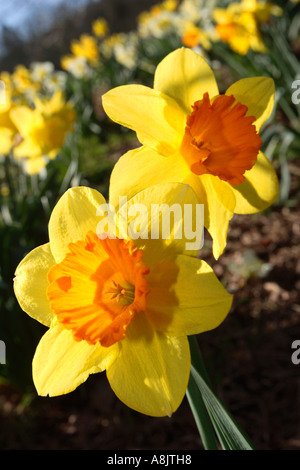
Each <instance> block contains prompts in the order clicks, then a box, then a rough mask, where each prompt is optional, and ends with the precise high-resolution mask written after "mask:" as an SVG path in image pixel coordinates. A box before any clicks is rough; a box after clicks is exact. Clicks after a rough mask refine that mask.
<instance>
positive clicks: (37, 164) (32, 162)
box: [24, 157, 46, 175]
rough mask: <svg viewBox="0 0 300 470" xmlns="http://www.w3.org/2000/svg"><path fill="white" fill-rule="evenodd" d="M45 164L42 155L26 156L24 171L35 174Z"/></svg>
mask: <svg viewBox="0 0 300 470" xmlns="http://www.w3.org/2000/svg"><path fill="white" fill-rule="evenodd" d="M45 166H46V160H45V158H44V157H36V158H27V159H25V162H24V167H25V171H26V173H28V174H29V175H36V174H37V173H40V172H41V171H42V170H43V169H44V168H45Z"/></svg>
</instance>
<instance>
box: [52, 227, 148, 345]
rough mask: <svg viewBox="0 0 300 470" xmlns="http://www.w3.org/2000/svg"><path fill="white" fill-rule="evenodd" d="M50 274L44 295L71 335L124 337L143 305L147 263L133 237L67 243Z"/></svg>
mask: <svg viewBox="0 0 300 470" xmlns="http://www.w3.org/2000/svg"><path fill="white" fill-rule="evenodd" d="M68 248H69V253H67V254H66V256H65V258H64V259H63V261H62V262H61V263H58V264H56V265H54V266H53V267H52V268H51V269H50V270H49V273H48V281H49V286H48V289H47V296H48V299H49V302H50V306H51V309H52V310H53V312H54V313H55V315H56V317H57V320H58V321H59V322H60V323H61V324H63V326H64V327H65V328H67V329H70V330H72V332H73V336H74V339H75V340H78V341H81V340H86V341H87V342H88V343H89V344H96V343H98V342H100V343H101V345H102V346H111V345H112V344H114V343H116V342H117V341H120V340H122V339H123V338H124V337H125V335H126V328H127V327H128V325H129V324H130V323H131V321H132V320H133V318H134V316H135V315H136V314H137V313H139V312H142V311H145V308H146V297H147V295H148V292H149V291H148V283H147V280H146V277H145V276H146V275H147V274H149V268H148V267H147V266H146V265H145V264H144V263H143V261H142V258H143V251H142V250H139V249H137V248H136V247H135V245H134V244H133V243H132V241H125V240H120V239H119V238H98V236H97V235H96V234H95V233H93V232H88V234H87V235H86V238H85V240H80V241H77V242H76V243H70V244H69V246H68Z"/></svg>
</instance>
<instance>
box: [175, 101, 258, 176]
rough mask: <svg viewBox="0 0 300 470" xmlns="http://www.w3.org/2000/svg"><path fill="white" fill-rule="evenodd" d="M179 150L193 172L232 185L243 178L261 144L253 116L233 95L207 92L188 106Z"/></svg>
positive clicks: (253, 161)
mask: <svg viewBox="0 0 300 470" xmlns="http://www.w3.org/2000/svg"><path fill="white" fill-rule="evenodd" d="M192 109H193V110H192V113H191V115H190V116H188V118H187V123H186V128H185V134H184V137H183V140H182V144H181V148H180V153H181V154H182V156H183V157H184V159H185V160H186V162H187V164H188V165H189V167H190V169H191V171H192V172H193V173H195V174H196V175H203V174H211V175H214V176H218V177H219V178H220V179H221V180H224V181H228V183H230V184H232V185H237V184H240V183H242V182H243V181H244V179H245V177H244V173H245V171H246V170H250V169H251V168H252V167H253V165H254V164H255V162H256V159H257V155H258V152H259V149H260V146H261V144H262V140H261V138H260V135H259V134H258V133H257V131H256V128H255V125H254V124H253V122H254V121H255V117H252V116H246V113H247V111H248V108H247V106H245V105H243V104H241V103H239V102H237V101H236V100H235V98H234V96H232V95H231V96H227V95H219V96H217V97H216V98H215V99H214V100H213V101H212V102H211V101H210V98H209V94H208V93H204V95H203V99H202V100H199V101H196V102H195V103H194V104H193V106H192Z"/></svg>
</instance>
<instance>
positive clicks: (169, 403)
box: [107, 314, 190, 416]
mask: <svg viewBox="0 0 300 470" xmlns="http://www.w3.org/2000/svg"><path fill="white" fill-rule="evenodd" d="M189 372H190V352H189V344H188V340H187V338H186V337H185V336H181V337H180V338H175V337H168V336H165V335H162V334H160V333H158V332H156V331H155V330H154V329H153V328H152V327H151V325H150V324H149V323H148V322H147V321H146V319H145V317H144V316H143V314H139V315H136V317H135V319H134V321H133V322H132V323H131V325H130V326H129V328H128V329H127V333H126V337H125V339H124V340H123V341H121V351H120V354H119V356H118V357H117V358H116V360H115V361H114V362H113V364H112V365H111V366H110V367H108V369H107V378H108V380H109V383H110V385H111V387H112V389H113V391H114V392H115V394H116V395H117V397H118V398H119V399H120V400H121V401H122V402H123V403H125V405H127V406H129V407H130V408H133V409H134V410H136V411H138V412H139V413H144V414H146V415H150V416H167V415H168V416H171V415H172V413H173V412H174V411H176V409H177V408H178V407H179V405H180V404H181V402H182V400H183V398H184V395H185V391H186V388H187V384H188V379H189Z"/></svg>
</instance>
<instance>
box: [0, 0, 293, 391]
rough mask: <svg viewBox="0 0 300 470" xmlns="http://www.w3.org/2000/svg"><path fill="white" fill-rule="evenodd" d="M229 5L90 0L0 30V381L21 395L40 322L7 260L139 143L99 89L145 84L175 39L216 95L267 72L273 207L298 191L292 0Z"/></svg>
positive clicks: (101, 184) (194, 0)
mask: <svg viewBox="0 0 300 470" xmlns="http://www.w3.org/2000/svg"><path fill="white" fill-rule="evenodd" d="M234 5H235V6H233V2H225V1H214V0H212V1H202V0H182V1H176V0H165V1H164V2H162V3H157V2H156V1H151V0H148V1H141V0H130V1H129V0H127V1H126V2H125V1H122V0H114V1H111V0H102V1H98V2H97V1H91V2H87V4H86V5H84V7H81V9H77V10H76V9H75V10H72V11H70V10H69V9H68V8H67V7H66V6H65V7H60V9H59V10H57V11H56V13H55V16H54V17H53V22H52V24H51V25H47V27H48V30H47V31H44V30H42V28H41V27H39V28H38V27H35V25H32V30H31V34H29V35H28V37H27V38H26V39H24V38H22V37H21V35H20V32H13V31H11V30H8V29H7V28H6V29H4V30H3V32H2V35H3V38H2V39H3V41H2V43H3V46H4V52H2V57H1V58H0V71H1V73H0V79H1V80H2V81H3V82H4V83H5V89H6V92H7V95H6V101H5V103H4V104H3V103H2V104H0V136H1V138H0V139H2V140H0V151H1V153H2V155H0V245H1V246H0V339H1V340H3V341H4V342H5V344H6V364H5V365H0V379H1V380H2V382H3V383H10V384H13V385H14V386H16V387H18V389H19V390H21V391H22V393H24V396H30V393H32V390H33V385H32V379H31V361H32V357H33V354H34V350H35V348H36V345H37V343H38V341H39V339H40V337H41V334H42V333H43V327H42V326H41V325H40V324H38V323H37V322H35V321H33V320H32V319H30V318H29V317H28V316H27V315H26V314H24V312H22V311H21V310H20V308H19V306H18V304H17V301H16V299H15V296H14V293H13V277H14V271H15V268H16V266H17V265H18V263H19V262H20V260H21V259H22V258H23V257H24V256H25V254H26V253H28V252H29V251H30V250H32V249H33V248H35V247H36V246H38V245H40V244H42V243H46V242H47V241H48V233H47V224H48V220H49V216H50V214H51V211H52V209H53V207H54V205H55V204H56V202H57V200H58V198H59V197H60V196H61V195H62V194H63V192H64V191H65V190H66V189H68V188H69V187H71V186H75V185H88V186H92V187H94V188H96V189H98V190H99V191H101V192H102V193H103V194H104V195H105V196H107V195H108V185H109V176H110V173H111V170H112V168H113V165H114V164H115V162H116V161H117V159H118V158H119V157H120V156H121V155H122V154H123V153H125V152H126V151H127V150H129V149H130V148H134V147H136V146H137V145H138V142H137V141H136V138H135V136H134V134H133V133H132V132H131V131H129V130H127V129H123V128H121V127H120V126H117V125H115V124H114V123H112V122H111V121H109V119H108V118H107V117H106V115H105V113H104V112H103V109H102V106H101V96H102V94H103V93H104V92H106V91H107V90H109V89H110V88H112V87H115V86H117V85H123V84H127V83H142V84H144V85H149V86H152V83H153V73H154V70H155V67H156V66H157V64H158V63H159V62H160V61H161V60H162V58H163V57H164V56H165V55H166V54H168V53H169V52H171V51H172V50H174V49H176V48H178V47H181V46H183V45H184V46H185V47H192V48H194V49H195V50H196V51H198V52H199V53H201V54H203V55H204V56H205V58H206V59H207V60H208V62H209V63H210V65H211V67H212V68H213V70H214V71H215V74H216V77H217V81H218V83H219V87H220V91H221V92H224V91H225V89H226V88H227V87H228V86H229V85H230V84H231V83H232V82H233V81H236V80H237V79H239V78H243V77H249V76H261V75H263V76H266V75H269V76H271V77H272V78H273V79H274V81H275V86H276V107H275V108H274V112H273V115H272V117H271V118H270V119H269V121H268V123H267V124H266V125H265V127H264V129H263V131H262V138H263V148H264V151H265V153H266V155H267V156H268V158H269V159H270V160H271V161H272V162H273V164H274V166H275V168H276V170H277V173H278V175H279V179H280V195H279V198H278V200H277V201H276V203H275V205H274V207H278V206H282V207H284V206H286V207H290V208H293V207H295V206H296V204H297V202H298V196H299V192H298V191H299V188H297V191H296V192H295V191H294V188H293V187H292V185H291V172H293V171H294V172H296V173H295V174H296V175H299V174H300V167H299V165H298V163H299V151H300V120H299V112H300V105H299V103H297V100H294V102H293V101H292V94H293V92H294V91H295V90H294V89H293V88H292V84H293V83H294V82H295V80H297V79H298V80H299V79H300V67H299V55H300V11H299V2H297V1H279V0H278V1H274V2H273V3H272V4H269V3H264V2H255V1H254V2H253V1H251V0H243V1H242V2H237V3H236V4H234ZM35 24H38V22H36V23H35ZM59 94H61V96H60V98H57V97H58V95H59ZM53 97H55V99H57V102H56V103H54V104H53V101H51V99H53ZM298 98H299V99H298V101H300V93H299V94H298ZM59 100H60V101H59ZM66 109H68V110H69V111H68V113H69V114H66V113H67V111H66ZM70 109H72V110H73V111H72V112H73V114H72V113H71V112H70ZM37 122H38V124H36V123H37ZM24 123H25V124H26V123H27V125H24ZM59 123H63V124H61V125H62V127H57V126H59V125H60V124H59ZM66 124H68V126H66ZM60 132H62V137H63V139H62V140H61V142H62V145H58V144H59V143H58V144H56V145H54V144H53V140H55V139H53V138H52V140H51V136H52V137H53V135H54V134H55V136H56V137H57V135H58V134H59V133H60ZM49 136H50V137H49ZM42 143H43V145H42ZM25 144H26V145H25ZM1 149H2V150H1ZM270 211H272V208H271V209H270ZM251 266H252V265H251ZM245 269H247V267H246V268H245Z"/></svg>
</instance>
